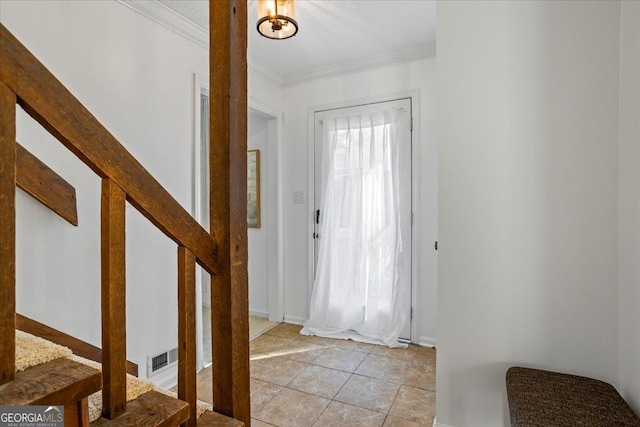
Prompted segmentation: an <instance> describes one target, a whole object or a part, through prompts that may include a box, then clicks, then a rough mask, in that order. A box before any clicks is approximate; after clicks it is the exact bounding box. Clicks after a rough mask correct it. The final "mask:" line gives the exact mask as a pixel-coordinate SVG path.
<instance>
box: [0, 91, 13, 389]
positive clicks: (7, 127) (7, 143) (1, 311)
mask: <svg viewBox="0 0 640 427" xmlns="http://www.w3.org/2000/svg"><path fill="white" fill-rule="evenodd" d="M15 336H16V94H15V93H13V92H12V91H11V89H9V88H8V87H7V86H5V84H4V83H2V82H0V349H1V351H0V384H5V383H8V382H9V381H13V379H14V378H15V375H16V339H15Z"/></svg>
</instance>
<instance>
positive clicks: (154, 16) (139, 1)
mask: <svg viewBox="0 0 640 427" xmlns="http://www.w3.org/2000/svg"><path fill="white" fill-rule="evenodd" d="M116 1H117V2H118V3H120V4H121V5H123V6H126V7H128V8H129V9H132V10H134V11H136V12H137V13H139V14H140V15H142V16H144V17H145V18H148V19H150V20H152V21H154V22H156V23H158V24H160V25H162V26H163V27H165V28H168V29H169V30H171V31H173V32H174V33H176V34H179V35H181V36H182V37H185V38H187V39H189V40H191V41H192V42H195V43H196V44H198V45H199V46H201V47H203V48H205V49H209V31H208V30H207V29H206V28H202V27H201V26H200V25H198V24H196V23H194V22H193V21H191V20H190V19H187V18H186V17H184V16H182V15H181V14H179V13H178V12H176V11H175V10H173V9H171V8H170V7H169V6H167V5H165V4H163V3H160V2H159V1H148V0H116Z"/></svg>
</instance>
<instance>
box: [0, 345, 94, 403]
mask: <svg viewBox="0 0 640 427" xmlns="http://www.w3.org/2000/svg"><path fill="white" fill-rule="evenodd" d="M101 386H102V378H101V374H100V371H98V370H96V369H93V368H91V367H89V366H86V365H83V364H81V363H78V362H75V361H73V360H71V359H68V358H65V357H62V358H59V359H55V360H52V361H50V362H47V363H43V364H40V365H37V366H34V367H31V368H28V369H25V370H23V371H19V372H16V378H15V380H14V381H11V382H9V383H7V384H5V385H3V386H2V387H0V406H7V405H63V404H67V403H71V402H74V401H76V400H79V399H82V398H84V397H86V396H88V395H90V394H92V393H95V392H96V391H98V390H100V388H101Z"/></svg>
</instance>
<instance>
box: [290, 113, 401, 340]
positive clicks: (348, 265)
mask: <svg viewBox="0 0 640 427" xmlns="http://www.w3.org/2000/svg"><path fill="white" fill-rule="evenodd" d="M395 134H396V120H395V113H394V112H393V111H392V110H389V111H384V112H380V113H375V114H366V115H360V116H352V117H341V118H335V119H330V120H325V123H324V135H323V155H322V179H323V182H324V183H325V186H324V194H323V195H322V202H321V206H322V207H321V212H322V224H321V226H320V236H321V237H320V243H319V256H318V266H317V270H316V278H315V282H314V286H313V292H312V296H311V305H310V317H309V320H307V321H306V322H305V324H304V328H303V329H302V331H301V332H300V333H302V334H305V335H318V336H325V337H335V338H350V339H353V340H357V341H364V342H370V343H375V344H384V345H387V346H389V347H406V344H402V343H399V342H398V336H399V333H400V329H401V327H402V325H403V324H404V322H405V321H406V317H407V315H408V312H409V307H405V306H404V305H403V303H402V301H406V300H407V298H403V297H402V295H400V293H401V292H410V290H409V289H400V287H399V286H397V284H398V271H399V269H398V266H399V263H401V262H402V241H401V235H400V215H399V212H398V210H399V191H398V143H397V141H396V138H395Z"/></svg>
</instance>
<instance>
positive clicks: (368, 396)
mask: <svg viewBox="0 0 640 427" xmlns="http://www.w3.org/2000/svg"><path fill="white" fill-rule="evenodd" d="M299 330H300V326H297V325H291V324H287V323H281V324H280V325H278V326H276V327H274V328H272V329H270V330H269V331H267V332H266V333H265V334H263V335H261V336H259V337H258V338H256V339H255V340H253V341H252V342H251V348H250V350H251V414H252V417H253V421H252V425H253V426H254V427H264V426H267V427H269V426H282V427H288V426H300V427H302V426H314V427H318V426H371V427H373V426H385V427H405V426H407V427H409V426H432V425H433V417H434V415H435V385H436V374H435V363H436V351H435V349H432V348H425V347H418V346H414V345H410V346H409V348H408V349H406V350H399V349H389V348H387V347H379V346H374V345H370V344H363V343H358V342H354V341H345V340H334V339H329V338H320V337H308V336H303V335H300V334H299V333H298V332H299ZM198 398H199V399H201V400H207V401H210V400H211V370H210V368H209V369H206V370H204V371H202V372H201V373H200V374H199V375H198Z"/></svg>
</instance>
